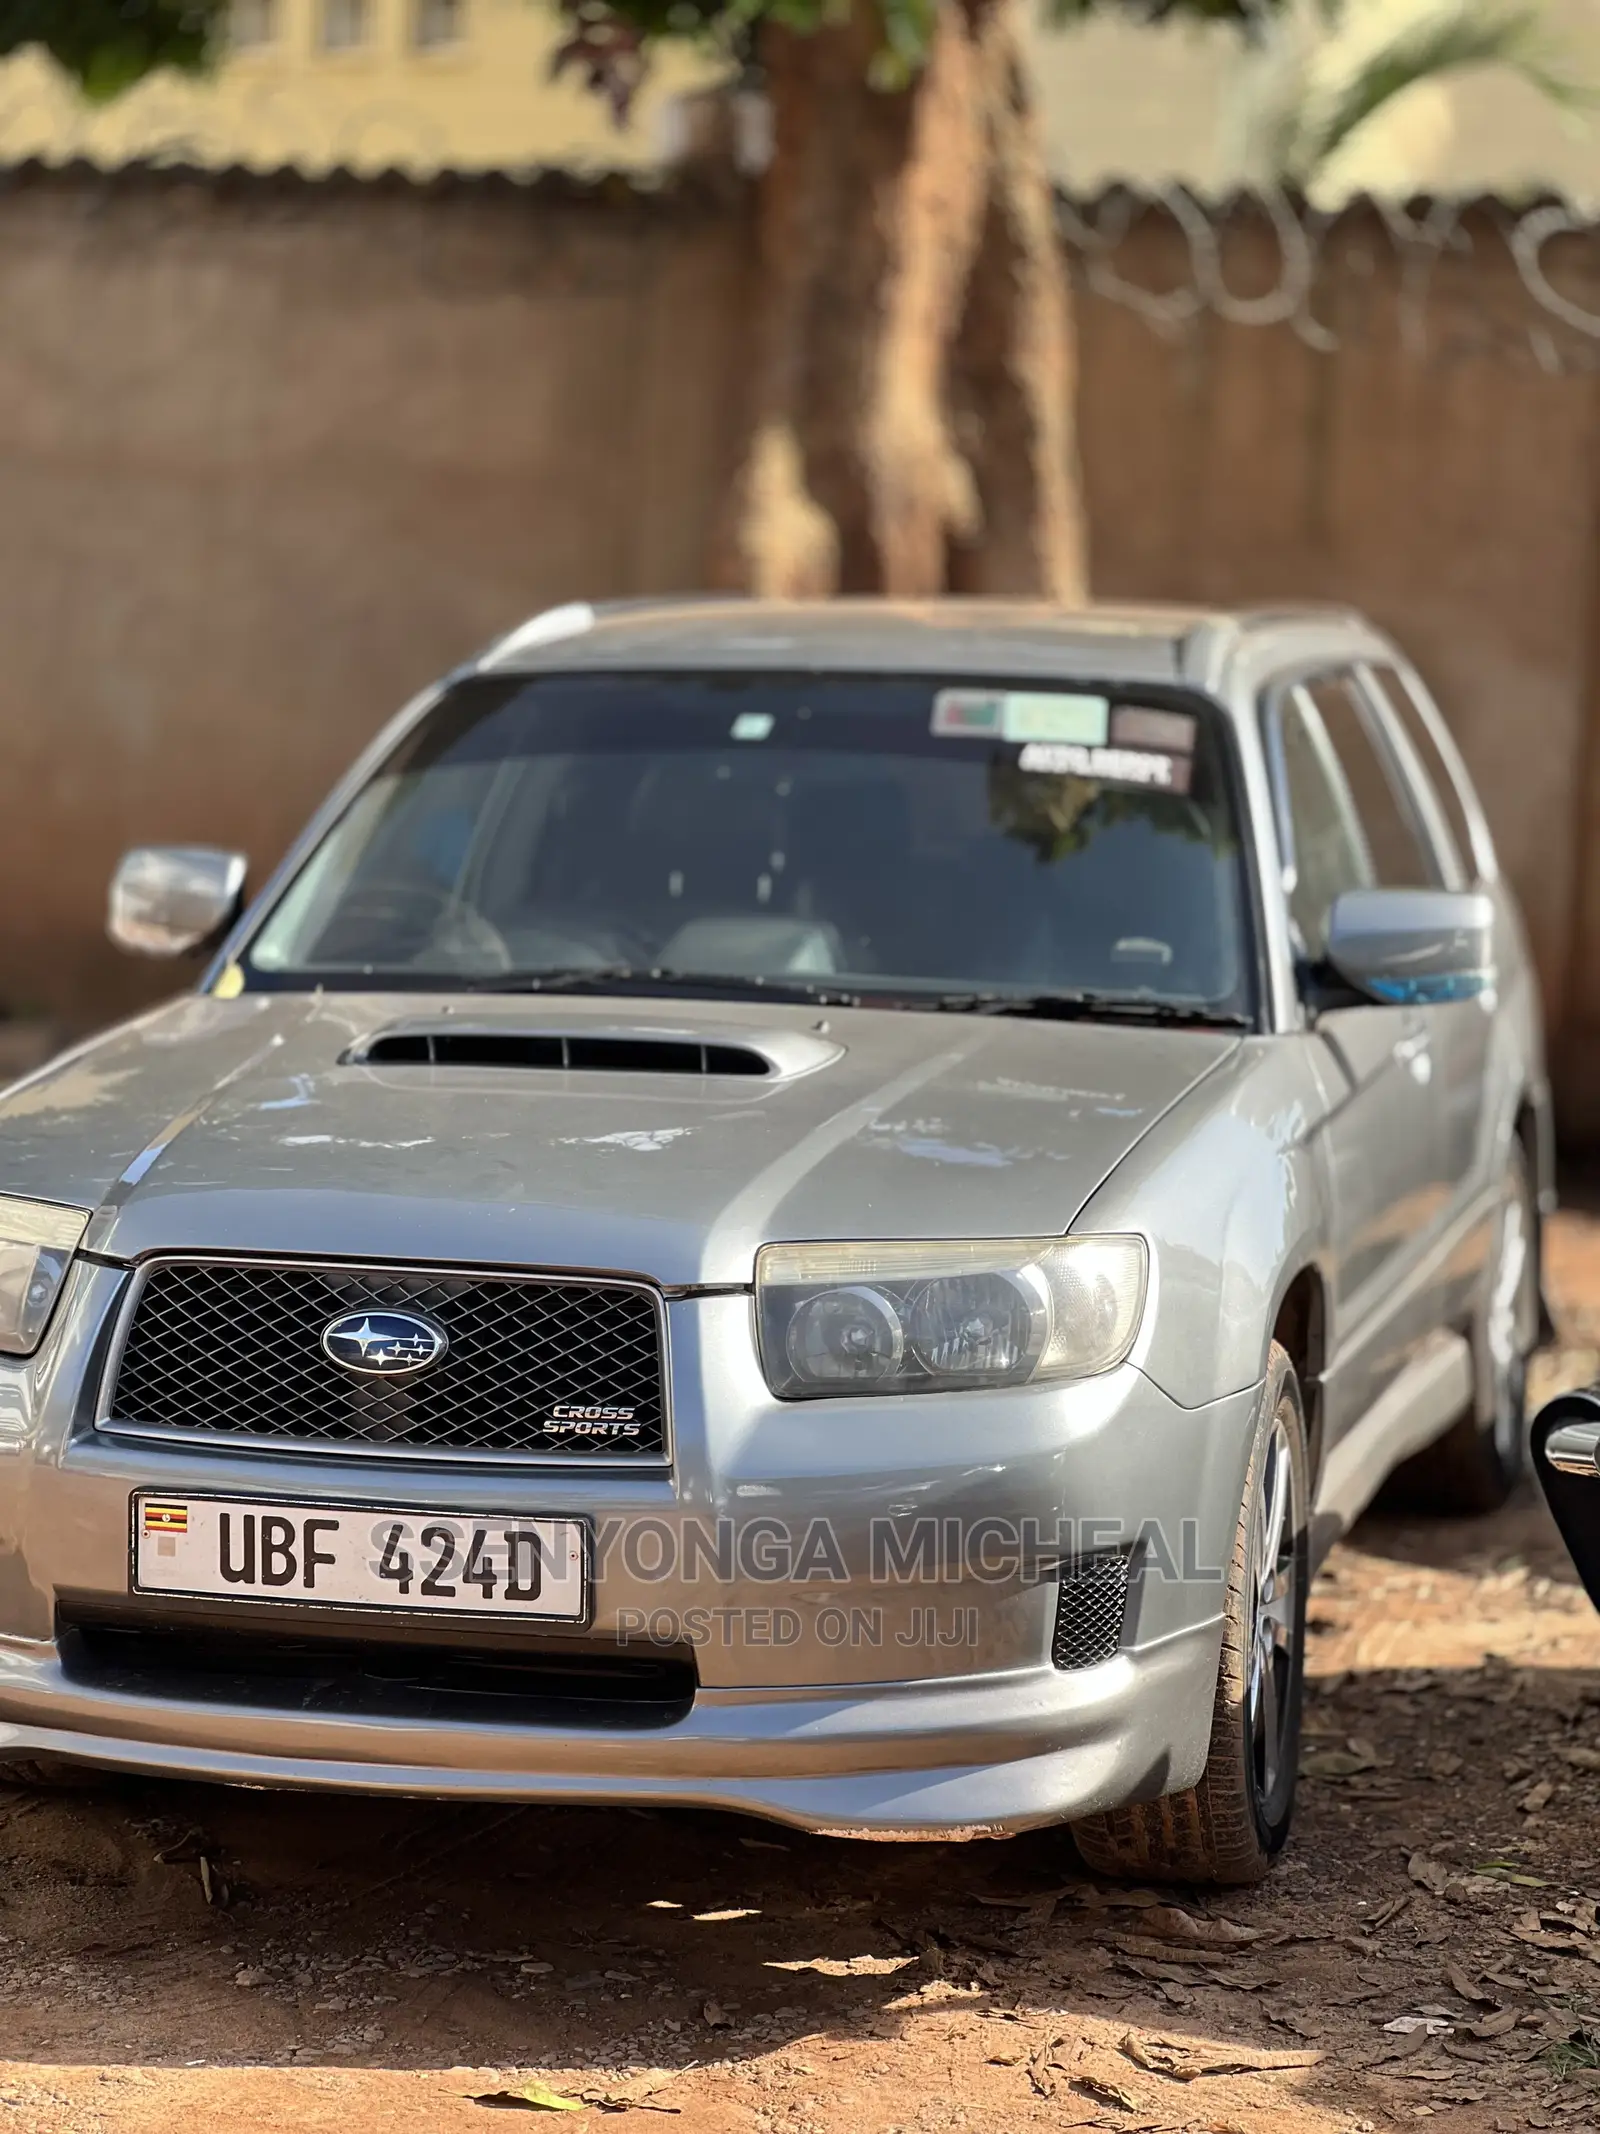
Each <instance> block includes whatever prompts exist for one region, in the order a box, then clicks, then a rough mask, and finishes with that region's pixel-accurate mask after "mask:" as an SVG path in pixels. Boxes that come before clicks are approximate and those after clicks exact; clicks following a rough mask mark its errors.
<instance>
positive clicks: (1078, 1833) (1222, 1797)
mask: <svg viewBox="0 0 1600 2134" xmlns="http://www.w3.org/2000/svg"><path fill="white" fill-rule="evenodd" d="M1307 1466H1308V1462H1307V1458H1306V1427H1305V1413H1304V1410H1303V1408H1302V1405H1301V1399H1300V1384H1299V1380H1298V1379H1297V1378H1296V1376H1295V1369H1294V1365H1293V1364H1292V1363H1291V1362H1290V1360H1289V1357H1288V1354H1287V1352H1286V1351H1285V1350H1284V1349H1282V1348H1280V1347H1279V1345H1278V1343H1277V1342H1274V1343H1273V1344H1272V1348H1271V1352H1270V1354H1269V1357H1268V1362H1267V1376H1266V1383H1265V1385H1264V1386H1263V1388H1262V1395H1261V1405H1260V1408H1259V1410H1258V1411H1257V1416H1256V1429H1255V1438H1254V1442H1253V1444H1252V1446H1251V1452H1250V1466H1249V1471H1248V1474H1247V1476H1246V1480H1245V1490H1244V1502H1243V1504H1242V1506H1241V1507H1240V1512H1239V1523H1238V1527H1237V1529H1236V1531H1235V1535H1234V1547H1233V1557H1232V1561H1231V1563H1230V1566H1229V1571H1228V1585H1227V1593H1226V1598H1225V1602H1224V1612H1223V1630H1222V1661H1221V1665H1220V1667H1219V1669H1218V1673H1217V1693H1216V1701H1215V1703H1214V1705H1213V1707H1212V1717H1211V1749H1210V1754H1209V1756H1208V1758H1207V1760H1206V1767H1205V1770H1204V1772H1203V1773H1202V1774H1201V1777H1200V1781H1199V1783H1198V1784H1197V1785H1194V1786H1191V1787H1189V1788H1188V1789H1187V1791H1185V1792H1183V1793H1171V1794H1168V1795H1166V1796H1165V1797H1164V1798H1163V1799H1161V1800H1156V1801H1138V1802H1135V1803H1134V1804H1133V1805H1132V1806H1130V1807H1127V1808H1114V1809H1112V1810H1111V1811H1110V1812H1109V1813H1107V1814H1105V1815H1094V1816H1085V1817H1084V1818H1083V1819H1082V1820H1081V1821H1080V1822H1077V1823H1074V1824H1073V1826H1072V1834H1073V1837H1074V1838H1075V1839H1076V1841H1077V1846H1078V1850H1079V1852H1080V1853H1081V1854H1082V1855H1083V1858H1084V1860H1085V1862H1086V1863H1087V1864H1088V1866H1090V1867H1091V1868H1092V1869H1094V1871H1095V1872H1096V1873H1097V1874H1102V1875H1110V1876H1134V1877H1137V1878H1138V1879H1139V1880H1141V1881H1157V1882H1202V1883H1203V1882H1209V1883H1231V1884H1239V1883H1250V1882H1259V1881H1261V1879H1262V1878H1263V1877H1264V1876H1265V1875H1266V1873H1267V1872H1268V1870H1269V1869H1270V1867H1271V1865H1272V1862H1273V1860H1274V1859H1275V1857H1276V1856H1277V1854H1278V1853H1279V1852H1281V1851H1282V1849H1283V1845H1284V1842H1285V1840H1286V1839H1287V1838H1288V1835H1289V1825H1290V1823H1291V1821H1292V1819H1293V1816H1294V1795H1295V1777H1296V1770H1297V1766H1298V1763H1299V1756H1300V1703H1301V1696H1302V1692H1303V1688H1304V1678H1305V1627H1306V1588H1307V1585H1308V1583H1309V1569H1310V1558H1309V1552H1308V1541H1307V1533H1308V1520H1307V1506H1308V1503H1309V1495H1308V1489H1307Z"/></svg>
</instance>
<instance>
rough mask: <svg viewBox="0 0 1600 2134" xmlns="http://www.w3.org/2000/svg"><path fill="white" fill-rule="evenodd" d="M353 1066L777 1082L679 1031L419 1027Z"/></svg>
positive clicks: (756, 1058) (373, 1048) (773, 1070)
mask: <svg viewBox="0 0 1600 2134" xmlns="http://www.w3.org/2000/svg"><path fill="white" fill-rule="evenodd" d="M342 1064H344V1065H346V1066H352V1067H492V1068H507V1069H511V1068H515V1069H535V1070H538V1069H542V1070H544V1071H545V1072H547V1073H551V1072H553V1073H556V1074H561V1073H578V1074H687V1075H773V1074H777V1073H778V1072H779V1071H780V1069H779V1065H778V1063H777V1061H775V1060H773V1059H771V1058H769V1057H768V1055H767V1054H766V1053H765V1052H759V1051H757V1050H756V1048H755V1047H754V1046H753V1045H739V1044H729V1043H728V1042H726V1041H725V1040H723V1041H718V1042H716V1043H709V1042H706V1041H705V1040H702V1039H700V1038H696V1037H692V1036H679V1035H678V1034H677V1033H675V1032H662V1033H661V1034H659V1035H657V1034H654V1033H645V1032H633V1031H630V1032H610V1031H584V1032H577V1031H556V1030H517V1029H507V1028H504V1027H501V1028H499V1029H492V1028H484V1027H482V1026H479V1027H478V1028H476V1029H474V1028H471V1027H462V1026H458V1025H455V1024H448V1025H444V1026H441V1025H440V1024H437V1023H429V1024H425V1025H424V1024H418V1025H413V1026H407V1027H402V1028H396V1029H389V1030H380V1031H377V1032H376V1033H375V1034H374V1035H373V1036H372V1037H370V1038H367V1039H365V1040H363V1041H362V1042H361V1043H358V1044H355V1045H352V1046H351V1047H350V1049H349V1051H347V1052H346V1053H344V1054H343V1056H342Z"/></svg>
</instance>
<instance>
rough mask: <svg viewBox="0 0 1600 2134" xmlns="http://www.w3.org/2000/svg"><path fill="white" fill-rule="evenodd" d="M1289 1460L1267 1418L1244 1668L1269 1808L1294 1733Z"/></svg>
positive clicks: (1284, 1441)
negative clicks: (1268, 1427)
mask: <svg viewBox="0 0 1600 2134" xmlns="http://www.w3.org/2000/svg"><path fill="white" fill-rule="evenodd" d="M1294 1494H1295V1484H1294V1459H1293V1455H1292V1453H1291V1451H1290V1447H1289V1433H1288V1430H1287V1429H1286V1427H1285V1425H1284V1423H1283V1420H1282V1418H1281V1417H1278V1416H1275V1417H1274V1418H1273V1423H1272V1430H1271V1433H1270V1435H1269V1436H1268V1438H1267V1443H1266V1449H1265V1455H1264V1458H1263V1462H1262V1471H1261V1486H1260V1488H1259V1489H1258V1490H1257V1492H1256V1506H1255V1517H1254V1519H1253V1521H1252V1523H1251V1534H1250V1577H1251V1595H1250V1674H1249V1689H1248V1693H1247V1710H1246V1717H1247V1721H1248V1725H1249V1732H1250V1755H1251V1764H1252V1768H1253V1773H1254V1779H1255V1787H1256V1798H1257V1801H1258V1803H1259V1805H1260V1807H1261V1808H1262V1809H1263V1810H1264V1811H1267V1810H1270V1807H1271V1804H1272V1803H1273V1802H1274V1801H1275V1800H1276V1798H1277V1795H1278V1793H1279V1789H1280V1787H1281V1785H1282V1783H1283V1779H1284V1775H1285V1771H1284V1767H1285V1763H1286V1761H1287V1757H1288V1754H1289V1751H1290V1748H1291V1737H1292V1734H1293V1731H1294V1717H1293V1696H1292V1691H1293V1685H1294V1670H1295V1663H1296V1657H1297V1656H1296V1653H1295V1649H1294V1645H1295V1635H1296V1624H1297V1621H1298V1610H1297V1605H1296V1604H1297V1601H1298V1598H1299V1595H1298V1586H1299V1579H1300V1565H1299V1546H1298V1536H1299V1525H1300V1522H1299V1518H1298V1516H1297V1514H1298V1507H1297V1506H1296V1504H1295V1501H1294Z"/></svg>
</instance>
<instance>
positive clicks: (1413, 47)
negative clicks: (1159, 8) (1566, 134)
mask: <svg viewBox="0 0 1600 2134" xmlns="http://www.w3.org/2000/svg"><path fill="white" fill-rule="evenodd" d="M1467 67H1505V68H1507V69H1509V71H1510V72H1511V73H1513V74H1516V75H1518V76H1520V77H1521V79H1522V80H1523V81H1525V82H1527V83H1528V84H1529V86H1530V87H1532V88H1534V89H1537V90H1538V91H1539V92H1540V93H1541V95H1544V96H1547V97H1548V98H1549V99H1550V100H1551V102H1552V103H1556V104H1560V105H1563V106H1565V107H1566V108H1568V109H1574V108H1577V107H1579V106H1582V105H1585V104H1590V103H1593V102H1594V101H1595V94H1594V91H1593V89H1592V88H1591V87H1590V86H1589V85H1588V84H1586V83H1583V82H1580V81H1577V80H1575V79H1574V78H1573V77H1572V76H1571V75H1569V74H1567V73H1566V72H1565V71H1564V70H1563V68H1562V67H1561V65H1560V63H1559V60H1558V58H1557V56H1556V55H1554V54H1553V53H1552V51H1551V49H1550V45H1549V41H1548V38H1547V36H1546V32H1545V27H1544V23H1543V21H1542V19H1541V15H1540V11H1539V9H1538V8H1537V7H1536V6H1533V5H1528V4H1523V0H1516V4H1512V5H1500V6H1483V5H1477V4H1473V0H1461V4H1459V5H1457V6H1455V7H1451V8H1448V9H1446V10H1444V11H1442V12H1440V13H1437V14H1432V15H1426V16H1424V17H1423V18H1422V19H1421V20H1420V21H1416V22H1412V23H1408V24H1407V25H1406V26H1405V28H1403V29H1401V30H1397V31H1396V32H1395V34H1394V35H1393V36H1392V37H1390V38H1387V39H1386V40H1385V41H1384V42H1383V43H1382V44H1381V45H1379V46H1378V47H1377V48H1376V49H1375V50H1374V51H1372V52H1370V53H1368V54H1367V56H1366V57H1365V58H1364V59H1363V60H1362V61H1361V63H1360V64H1359V65H1358V66H1357V67H1356V68H1355V69H1354V71H1353V72H1352V73H1351V74H1349V75H1348V76H1347V77H1346V78H1345V79H1344V80H1343V81H1341V82H1340V83H1339V85H1338V87H1337V89H1336V90H1335V91H1334V92H1333V93H1332V95H1331V96H1329V97H1328V98H1327V99H1326V100H1325V101H1318V102H1317V103H1316V105H1315V107H1314V108H1303V109H1302V110H1301V112H1300V113H1298V114H1297V115H1296V116H1297V123H1295V124H1294V125H1293V126H1292V127H1288V128H1285V129H1282V130H1276V129H1275V131H1277V138H1276V140H1275V142H1274V146H1275V148H1276V150H1277V155H1278V157H1279V158H1280V164H1279V172H1278V174H1279V176H1281V177H1282V178H1284V179H1287V180H1288V181H1290V182H1291V183H1295V184H1301V185H1304V184H1306V183H1307V182H1308V181H1309V180H1310V179H1311V178H1313V177H1314V176H1315V175H1316V174H1317V172H1318V171H1319V170H1321V169H1322V168H1323V166H1324V165H1325V164H1326V163H1328V162H1329V160H1330V159H1331V158H1332V157H1333V156H1334V155H1335V154H1336V153H1337V151H1338V150H1339V149H1340V148H1342V147H1343V146H1344V144H1345V142H1346V141H1348V140H1349V139H1350V137H1351V135H1352V134H1353V133H1355V132H1356V131H1357V129H1358V128H1359V127H1362V126H1364V125H1365V124H1366V123H1367V121H1368V120H1369V119H1370V118H1372V117H1373V116H1374V114H1375V113H1377V112H1379V111H1381V110H1382V109H1383V108H1384V106H1385V105H1386V104H1390V103H1392V102H1393V101H1394V99H1395V98H1396V97H1397V96H1400V95H1402V94H1403V93H1404V92H1405V91H1406V90H1407V89H1410V88H1413V87H1415V86H1416V84H1417V83H1419V82H1426V81H1436V80H1437V79H1438V78H1439V77H1440V76H1441V75H1445V74H1458V73H1460V72H1461V71H1462V70H1463V69H1464V68H1467Z"/></svg>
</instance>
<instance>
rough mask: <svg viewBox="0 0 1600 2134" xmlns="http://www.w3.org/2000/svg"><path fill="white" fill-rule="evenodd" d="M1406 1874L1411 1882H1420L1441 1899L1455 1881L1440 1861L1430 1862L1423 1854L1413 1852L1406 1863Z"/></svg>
mask: <svg viewBox="0 0 1600 2134" xmlns="http://www.w3.org/2000/svg"><path fill="white" fill-rule="evenodd" d="M1406 1873H1407V1874H1408V1875H1409V1876H1410V1877H1411V1879H1412V1881H1413V1882H1420V1883H1421V1884H1422V1887H1423V1888H1424V1889H1426V1890H1431V1891H1432V1892H1433V1894H1434V1895H1435V1896H1436V1897H1442V1896H1443V1895H1444V1893H1445V1891H1446V1890H1447V1889H1448V1888H1449V1886H1450V1884H1451V1883H1452V1882H1453V1881H1454V1880H1455V1877H1454V1875H1452V1873H1451V1872H1450V1869H1449V1868H1448V1867H1446V1866H1445V1865H1444V1863H1443V1862H1442V1861H1440V1860H1430V1859H1429V1858H1428V1855H1427V1854H1426V1853H1425V1852H1414V1853H1413V1854H1412V1855H1411V1857H1410V1859H1409V1860H1408V1861H1407V1862H1406Z"/></svg>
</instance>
